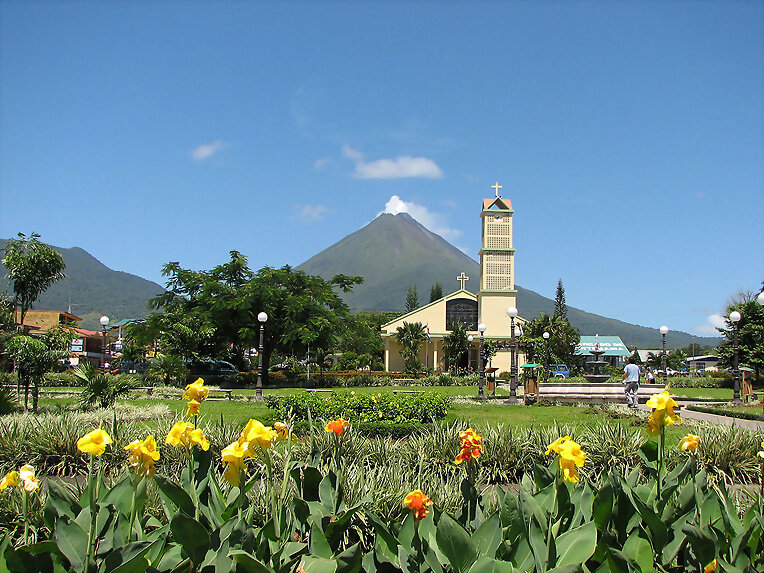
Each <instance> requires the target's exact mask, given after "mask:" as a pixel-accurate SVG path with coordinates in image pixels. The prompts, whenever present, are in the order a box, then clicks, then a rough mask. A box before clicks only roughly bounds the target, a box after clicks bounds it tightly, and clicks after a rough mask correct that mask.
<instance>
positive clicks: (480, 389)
mask: <svg viewBox="0 0 764 573" xmlns="http://www.w3.org/2000/svg"><path fill="white" fill-rule="evenodd" d="M478 332H480V346H479V348H478V360H479V362H478V365H479V367H480V385H479V386H478V398H479V399H481V400H484V399H485V393H484V391H483V388H484V386H485V360H484V359H483V333H484V332H485V324H483V323H482V322H481V323H480V324H478Z"/></svg>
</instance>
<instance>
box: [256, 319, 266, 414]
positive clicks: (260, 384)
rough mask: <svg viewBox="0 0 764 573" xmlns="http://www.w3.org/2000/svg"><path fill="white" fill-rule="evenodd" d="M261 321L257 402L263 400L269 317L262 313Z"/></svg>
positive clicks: (258, 348) (258, 349)
mask: <svg viewBox="0 0 764 573" xmlns="http://www.w3.org/2000/svg"><path fill="white" fill-rule="evenodd" d="M257 320H259V321H260V346H258V347H257V386H255V400H258V401H262V399H263V336H264V335H265V321H266V320H268V315H267V314H266V313H264V312H261V313H260V314H258V315H257Z"/></svg>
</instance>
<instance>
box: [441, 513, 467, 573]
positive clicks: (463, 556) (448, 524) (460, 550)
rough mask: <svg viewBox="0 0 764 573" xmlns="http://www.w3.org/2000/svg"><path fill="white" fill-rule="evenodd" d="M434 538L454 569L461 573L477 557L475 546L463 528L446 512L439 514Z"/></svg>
mask: <svg viewBox="0 0 764 573" xmlns="http://www.w3.org/2000/svg"><path fill="white" fill-rule="evenodd" d="M435 539H436V541H437V544H438V547H439V548H440V550H441V551H442V552H443V555H445V556H446V558H447V559H448V562H449V563H450V565H451V567H453V569H454V571H456V572H457V573H463V572H465V571H468V570H469V568H470V567H472V564H473V563H474V562H475V559H476V558H477V554H476V552H475V546H474V545H473V543H472V540H470V536H469V534H468V533H467V532H466V531H465V530H464V528H463V527H462V526H461V525H459V524H458V523H457V522H456V521H454V520H453V519H452V518H451V517H450V516H449V515H448V514H447V513H443V514H442V515H441V516H440V521H439V522H438V527H437V530H436V532H435Z"/></svg>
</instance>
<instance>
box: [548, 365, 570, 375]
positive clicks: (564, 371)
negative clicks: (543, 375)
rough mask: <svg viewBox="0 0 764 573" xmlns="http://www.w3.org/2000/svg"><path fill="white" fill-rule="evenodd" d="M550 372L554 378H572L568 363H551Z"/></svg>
mask: <svg viewBox="0 0 764 573" xmlns="http://www.w3.org/2000/svg"><path fill="white" fill-rule="evenodd" d="M549 374H551V375H552V377H554V378H570V370H569V369H568V365H567V364H550V365H549Z"/></svg>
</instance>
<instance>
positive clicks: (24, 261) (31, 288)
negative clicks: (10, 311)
mask: <svg viewBox="0 0 764 573" xmlns="http://www.w3.org/2000/svg"><path fill="white" fill-rule="evenodd" d="M39 238H40V235H38V234H37V233H32V234H31V235H30V236H29V237H27V236H25V235H24V234H23V233H19V234H18V239H11V240H10V241H8V243H7V244H6V245H5V256H4V257H3V265H4V266H5V268H6V269H8V272H7V275H6V276H7V278H8V280H9V281H10V282H11V284H12V285H13V303H14V307H19V310H20V313H19V314H20V318H21V320H20V321H19V323H20V324H22V325H23V324H24V318H25V317H26V314H27V311H28V310H29V309H30V308H32V305H33V304H34V302H35V301H36V300H37V297H39V296H40V295H41V294H42V293H43V292H45V291H46V290H47V289H48V287H49V286H50V285H52V284H53V283H55V282H56V281H58V280H59V279H62V278H64V269H65V268H66V265H65V264H64V259H63V258H62V257H61V253H59V252H58V251H56V250H55V249H54V248H53V247H51V246H50V245H48V244H46V243H43V242H42V241H39V240H38V239H39Z"/></svg>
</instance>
